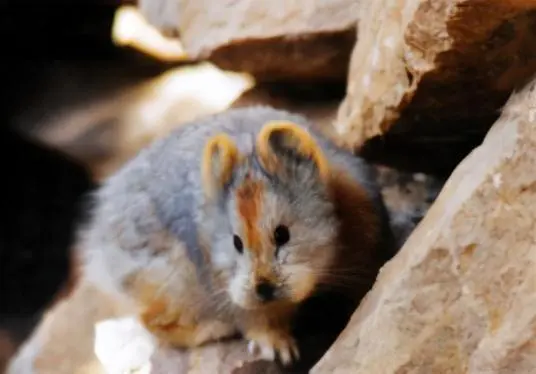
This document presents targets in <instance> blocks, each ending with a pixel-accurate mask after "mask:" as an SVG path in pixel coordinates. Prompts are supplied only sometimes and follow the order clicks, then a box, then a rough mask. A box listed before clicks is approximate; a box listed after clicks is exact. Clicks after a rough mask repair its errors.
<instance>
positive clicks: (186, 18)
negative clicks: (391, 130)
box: [139, 0, 359, 82]
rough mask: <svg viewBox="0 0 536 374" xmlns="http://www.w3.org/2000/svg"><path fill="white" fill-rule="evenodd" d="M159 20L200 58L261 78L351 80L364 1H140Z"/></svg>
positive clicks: (152, 18) (192, 55) (151, 19)
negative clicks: (356, 34) (359, 20)
mask: <svg viewBox="0 0 536 374" xmlns="http://www.w3.org/2000/svg"><path fill="white" fill-rule="evenodd" d="M139 4H140V9H141V11H142V13H143V14H144V15H145V16H146V18H147V19H148V20H149V22H151V23H152V24H153V25H155V26H156V27H158V28H159V29H161V30H163V31H164V32H166V33H168V34H169V33H174V34H180V39H181V43H182V45H183V46H184V48H185V51H186V52H187V54H188V55H189V58H192V59H196V60H197V59H208V60H210V61H212V62H214V63H215V64H217V65H218V66H220V67H221V68H224V69H229V70H234V71H245V72H248V73H251V74H253V75H254V76H255V77H256V78H257V79H259V80H293V81H296V80H302V81H304V80H306V81H308V82H312V81H320V80H344V79H345V78H346V75H347V70H348V62H349V60H350V53H351V50H352V47H353V44H354V42H355V37H356V36H355V28H356V22H357V13H358V12H357V7H358V4H359V1H357V0H330V1H323V0H305V1H287V0H274V1H252V0H232V1H231V0H225V1H220V0H216V1H214V0H196V1H190V0H140V1H139Z"/></svg>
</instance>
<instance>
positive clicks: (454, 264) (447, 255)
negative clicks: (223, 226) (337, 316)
mask: <svg viewBox="0 0 536 374" xmlns="http://www.w3.org/2000/svg"><path fill="white" fill-rule="evenodd" d="M535 102H536V80H535V81H533V82H532V83H531V84H530V85H529V86H527V87H526V88H525V89H524V90H523V91H522V92H520V93H518V94H516V95H515V96H513V97H512V98H511V99H510V101H509V102H508V104H507V106H506V107H505V110H504V111H503V114H502V116H501V117H500V119H499V120H498V121H497V123H496V124H495V125H494V126H493V127H492V129H491V130H490V132H489V133H488V135H487V136H486V138H485V140H484V142H483V144H482V145H481V146H480V147H478V148H477V149H476V150H474V151H473V152H472V153H471V154H470V155H469V156H468V157H467V158H466V159H465V160H464V161H463V162H462V163H461V164H460V165H459V166H458V167H457V168H456V170H455V171H454V173H453V174H452V176H451V177H450V179H449V180H448V181H447V183H446V185H445V187H444V188H443V190H442V191H441V193H440V195H439V197H438V198H437V200H436V201H435V203H434V204H433V206H432V207H431V208H430V210H429V211H428V213H427V215H426V217H425V218H424V220H423V221H422V222H421V223H420V225H419V226H418V227H417V228H416V230H415V231H414V232H413V233H412V235H411V236H410V238H409V239H408V240H407V242H406V244H405V245H404V247H403V248H402V249H401V251H400V252H399V254H398V255H397V256H396V257H395V258H394V259H393V260H392V261H390V262H389V263H388V264H387V265H386V266H385V267H384V268H383V269H382V271H381V272H380V276H379V278H378V280H377V283H376V285H375V286H374V288H373V289H372V291H371V292H370V293H369V294H368V295H367V297H366V298H365V300H364V302H363V303H362V304H361V306H360V307H359V308H358V310H357V311H356V313H355V314H354V316H353V318H352V321H351V322H350V324H349V325H348V326H347V328H346V329H345V331H344V332H343V333H342V334H341V335H340V336H339V338H338V340H337V342H336V343H335V344H334V345H333V346H332V347H331V348H330V350H329V351H328V353H327V354H326V355H325V356H324V357H323V358H322V360H321V361H320V362H319V363H318V364H317V366H316V367H315V368H314V369H313V371H312V373H313V374H322V373H336V374H344V373H352V374H359V373H378V374H384V373H385V374H388V373H400V374H402V373H468V374H472V373H474V374H476V373H486V374H503V373H504V374H507V373H508V374H511V373H529V372H533V371H534V368H535V367H536V345H535V342H536V272H535V271H534V270H535V269H536V246H535V245H534V240H535V238H534V222H535V219H536V217H535V215H534V211H535V209H534V206H536V189H535V188H534V187H535V186H536V175H535V174H534V172H533V171H534V168H535V166H536V116H535V114H534V109H532V106H533V105H534V103H535Z"/></svg>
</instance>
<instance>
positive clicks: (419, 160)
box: [336, 0, 536, 173]
mask: <svg viewBox="0 0 536 374" xmlns="http://www.w3.org/2000/svg"><path fill="white" fill-rule="evenodd" d="M358 18H359V20H360V21H359V25H358V34H359V38H358V40H357V43H356V45H355V48H354V50H353V52H352V57H351V63H350V64H351V66H350V70H349V80H348V87H347V96H346V98H345V100H344V102H343V103H342V105H341V107H340V109H339V112H338V116H337V121H336V130H337V133H338V134H339V138H340V139H341V142H342V143H344V144H345V145H346V146H348V147H352V148H354V149H357V150H359V151H360V152H361V153H362V154H363V155H365V156H367V157H368V158H369V159H371V160H373V161H382V162H387V163H389V164H392V165H394V166H397V167H404V168H411V169H413V170H418V171H427V172H441V173H444V172H451V171H452V169H453V168H454V167H455V166H456V165H457V164H458V163H459V162H460V161H461V159H462V158H463V157H464V156H465V155H466V154H467V153H468V152H469V151H470V150H471V149H472V148H473V147H474V146H476V145H477V144H479V143H480V142H481V141H482V138H483V137H484V136H485V134H486V132H487V131H488V130H489V128H490V127H491V125H492V124H493V123H494V121H495V120H496V119H497V118H498V116H499V113H500V108H501V107H502V106H503V105H504V103H505V102H506V100H507V99H508V96H509V95H510V93H511V91H512V89H513V88H514V87H516V86H517V85H519V84H524V83H526V82H527V81H528V79H530V76H531V75H532V73H533V72H535V71H536V43H534V38H535V37H536V3H535V2H533V1H520V0H518V1H492V2H483V1H479V0H457V1H451V0H403V1H394V0H377V1H363V2H360V9H359V12H358Z"/></svg>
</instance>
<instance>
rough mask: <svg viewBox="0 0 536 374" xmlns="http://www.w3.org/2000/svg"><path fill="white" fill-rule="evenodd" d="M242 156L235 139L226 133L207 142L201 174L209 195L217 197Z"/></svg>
mask: <svg viewBox="0 0 536 374" xmlns="http://www.w3.org/2000/svg"><path fill="white" fill-rule="evenodd" d="M241 158H242V156H241V154H240V152H239V151H238V148H237V147H236V144H235V143H234V141H233V140H232V139H231V138H230V137H229V136H228V135H226V134H218V135H215V136H213V137H212V138H210V139H209V140H208V141H207V143H206V144H205V148H204V151H203V160H202V163H201V169H202V170H201V174H202V178H203V189H204V191H205V194H206V195H207V196H209V197H216V196H217V195H218V194H219V193H220V192H221V191H222V190H223V188H224V186H225V184H227V183H228V182H229V180H230V179H231V176H232V173H233V170H234V169H235V167H236V166H237V164H238V163H239V162H240V160H241Z"/></svg>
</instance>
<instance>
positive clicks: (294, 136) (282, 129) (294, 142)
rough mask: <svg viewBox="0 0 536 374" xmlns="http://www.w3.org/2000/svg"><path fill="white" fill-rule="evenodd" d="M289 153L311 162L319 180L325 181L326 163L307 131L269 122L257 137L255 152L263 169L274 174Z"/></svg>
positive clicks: (286, 124) (295, 126) (296, 126)
mask: <svg viewBox="0 0 536 374" xmlns="http://www.w3.org/2000/svg"><path fill="white" fill-rule="evenodd" d="M289 151H290V152H292V153H293V154H294V155H296V156H298V157H302V158H307V159H311V160H313V161H314V163H315V165H316V168H317V170H318V173H319V175H320V178H321V179H322V180H324V181H327V178H329V172H330V169H329V165H328V161H327V159H326V158H325V157H324V154H323V152H322V149H320V147H319V146H318V144H317V143H316V141H315V140H314V139H313V137H312V135H311V134H310V133H309V132H308V131H307V130H305V129H304V128H302V127H301V126H299V125H297V124H295V123H293V122H288V121H270V122H268V123H267V124H266V125H264V127H263V128H262V130H261V131H260V133H259V135H258V137H257V152H258V155H259V160H260V162H261V163H262V165H263V167H264V168H265V169H266V170H268V171H269V172H272V173H276V172H277V171H278V169H279V168H281V166H283V164H282V163H283V162H284V160H283V159H282V158H283V157H285V156H286V155H288V153H289Z"/></svg>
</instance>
